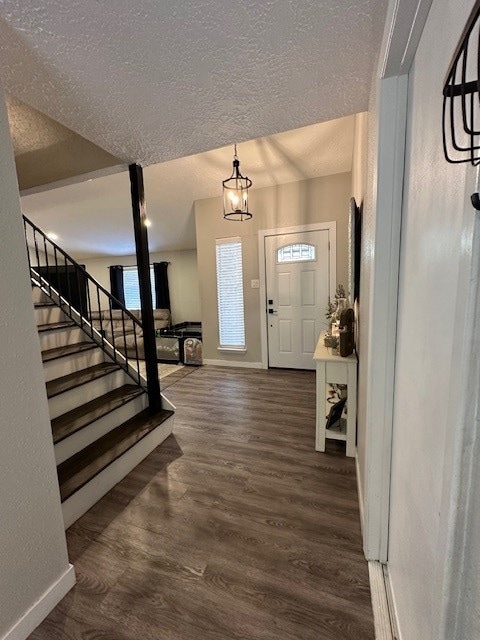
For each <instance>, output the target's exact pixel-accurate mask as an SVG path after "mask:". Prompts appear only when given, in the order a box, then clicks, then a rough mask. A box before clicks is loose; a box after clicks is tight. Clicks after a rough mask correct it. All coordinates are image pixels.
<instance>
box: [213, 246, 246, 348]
mask: <svg viewBox="0 0 480 640" xmlns="http://www.w3.org/2000/svg"><path fill="white" fill-rule="evenodd" d="M216 254H217V299H218V326H219V339H220V347H223V348H231V349H235V348H236V349H243V348H245V317H244V308H243V262H242V241H241V239H240V238H221V239H220V240H217V241H216Z"/></svg>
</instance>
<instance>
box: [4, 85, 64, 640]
mask: <svg viewBox="0 0 480 640" xmlns="http://www.w3.org/2000/svg"><path fill="white" fill-rule="evenodd" d="M0 146H1V149H2V152H1V154H0V192H1V194H2V197H1V199H0V237H1V238H2V250H1V252H0V265H1V270H2V278H1V283H0V291H1V293H2V300H3V304H2V305H1V307H0V327H1V337H2V368H1V380H0V425H1V431H2V441H1V446H0V520H1V525H0V585H1V587H0V638H3V637H4V636H6V634H7V633H8V632H9V630H12V628H13V627H16V628H15V630H13V631H11V634H10V635H9V636H8V637H10V638H22V637H27V635H29V634H30V633H31V632H32V631H33V627H34V626H36V624H38V623H39V622H40V621H41V617H42V613H43V614H44V615H46V614H47V613H48V611H49V604H50V606H51V607H53V606H54V605H55V604H56V602H57V600H58V599H59V598H61V597H62V596H63V595H64V593H65V592H66V590H67V589H68V588H69V586H71V584H72V581H73V575H72V574H71V573H70V574H69V573H68V571H69V564H68V559H67V548H66V543H65V532H64V530H63V518H62V510H61V506H60V494H59V490H58V481H57V474H56V469H55V458H54V453H53V442H52V431H51V426H50V418H49V414H48V403H47V395H46V391H45V382H44V377H43V368H42V360H41V355H40V343H39V338H38V332H37V329H36V325H35V317H34V310H33V302H32V289H31V285H30V278H29V273H28V262H27V254H26V250H25V237H24V233H23V224H22V217H21V212H20V202H19V194H18V186H17V179H16V175H15V165H14V162H13V150H12V146H11V142H10V135H9V131H8V122H7V114H6V109H5V104H4V95H3V91H2V90H1V88H0ZM51 589H53V591H52V592H51V594H50V596H49V601H48V602H49V604H48V603H46V602H45V601H43V602H42V598H43V597H44V596H45V594H47V593H48V592H49V590H51ZM39 601H40V602H39ZM32 608H33V609H32ZM32 625H33V626H32Z"/></svg>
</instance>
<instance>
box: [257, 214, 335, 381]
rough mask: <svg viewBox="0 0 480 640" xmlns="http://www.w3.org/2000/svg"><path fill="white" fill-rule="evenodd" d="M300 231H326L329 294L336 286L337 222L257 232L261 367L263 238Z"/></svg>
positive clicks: (264, 355)
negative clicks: (328, 250) (328, 245)
mask: <svg viewBox="0 0 480 640" xmlns="http://www.w3.org/2000/svg"><path fill="white" fill-rule="evenodd" d="M302 231H328V232H329V236H328V239H329V242H330V252H329V271H330V274H329V286H330V295H333V293H332V292H334V291H335V289H336V287H337V223H336V222H335V221H333V220H332V221H331V222H315V223H313V224H302V225H299V226H296V227H278V228H277V229H260V230H259V232H258V271H259V273H258V277H259V280H260V291H259V295H260V339H261V345H262V369H268V335H267V314H266V313H265V310H266V304H265V303H266V300H267V272H266V264H265V238H266V237H268V236H283V235H285V234H288V233H301V232H302Z"/></svg>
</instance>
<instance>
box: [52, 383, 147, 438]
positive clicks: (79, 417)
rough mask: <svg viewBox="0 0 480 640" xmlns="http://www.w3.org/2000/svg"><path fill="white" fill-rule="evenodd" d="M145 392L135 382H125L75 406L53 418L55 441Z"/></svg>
mask: <svg viewBox="0 0 480 640" xmlns="http://www.w3.org/2000/svg"><path fill="white" fill-rule="evenodd" d="M142 393H145V392H144V391H143V389H141V388H140V387H138V386H137V385H134V384H124V385H123V386H121V387H118V388H117V389H113V391H109V392H108V393H105V394H104V395H103V396H100V397H99V398H95V399H94V400H91V401H90V402H86V403H85V404H82V405H80V406H79V407H75V409H72V410H71V411H68V412H67V413H64V414H62V415H61V416H58V417H57V418H54V419H53V420H52V433H53V442H54V443H55V444H57V442H61V441H62V440H64V439H65V438H67V437H68V436H70V435H72V434H73V433H76V432H77V431H80V429H83V428H84V427H86V426H87V425H89V424H91V423H92V422H94V421H95V420H98V419H99V418H101V417H103V416H105V415H107V414H108V413H110V412H111V411H115V409H118V408H119V407H122V406H123V405H124V404H127V402H130V401H131V400H133V399H134V398H137V397H138V396H140V395H142Z"/></svg>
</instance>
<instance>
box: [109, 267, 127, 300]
mask: <svg viewBox="0 0 480 640" xmlns="http://www.w3.org/2000/svg"><path fill="white" fill-rule="evenodd" d="M109 270H110V293H111V294H112V296H113V297H114V298H116V299H117V300H118V301H119V302H121V303H122V304H123V305H124V306H125V292H124V289H123V267H122V265H119V264H115V265H113V266H112V267H109ZM112 308H113V309H120V305H119V304H118V303H117V302H116V301H113V303H112Z"/></svg>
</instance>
